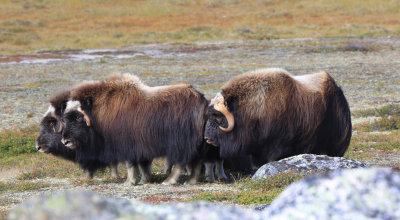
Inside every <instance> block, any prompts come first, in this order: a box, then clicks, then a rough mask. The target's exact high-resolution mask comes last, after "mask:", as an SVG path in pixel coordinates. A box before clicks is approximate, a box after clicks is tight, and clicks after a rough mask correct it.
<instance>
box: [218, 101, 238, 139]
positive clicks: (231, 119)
mask: <svg viewBox="0 0 400 220" xmlns="http://www.w3.org/2000/svg"><path fill="white" fill-rule="evenodd" d="M214 109H215V110H217V111H219V112H221V113H222V114H223V115H224V116H225V118H226V120H227V121H228V127H227V128H224V127H221V126H219V129H221V130H222V131H224V132H230V131H232V129H233V127H234V126H235V119H234V117H233V114H232V113H230V112H229V111H228V109H227V108H226V105H225V101H224V97H223V96H219V97H217V98H216V99H215V101H214Z"/></svg>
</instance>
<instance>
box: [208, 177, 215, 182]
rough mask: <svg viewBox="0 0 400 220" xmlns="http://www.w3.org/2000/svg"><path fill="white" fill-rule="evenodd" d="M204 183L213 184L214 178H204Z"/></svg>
mask: <svg viewBox="0 0 400 220" xmlns="http://www.w3.org/2000/svg"><path fill="white" fill-rule="evenodd" d="M206 182H208V183H213V182H215V179H214V178H208V177H207V178H206Z"/></svg>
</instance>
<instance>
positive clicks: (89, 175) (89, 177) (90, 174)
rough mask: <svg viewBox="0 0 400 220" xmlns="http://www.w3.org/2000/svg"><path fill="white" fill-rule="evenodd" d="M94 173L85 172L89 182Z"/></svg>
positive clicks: (90, 171)
mask: <svg viewBox="0 0 400 220" xmlns="http://www.w3.org/2000/svg"><path fill="white" fill-rule="evenodd" d="M93 176H94V171H93V170H86V179H88V180H91V179H93Z"/></svg>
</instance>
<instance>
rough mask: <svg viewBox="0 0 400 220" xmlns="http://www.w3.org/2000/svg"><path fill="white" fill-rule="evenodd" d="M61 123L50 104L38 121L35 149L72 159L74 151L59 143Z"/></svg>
mask: <svg viewBox="0 0 400 220" xmlns="http://www.w3.org/2000/svg"><path fill="white" fill-rule="evenodd" d="M62 129H63V125H62V122H61V120H59V118H58V117H57V116H56V114H55V111H54V108H53V107H52V106H50V108H49V110H48V111H47V112H46V114H45V116H44V117H43V119H42V121H41V122H40V134H39V136H38V137H37V139H36V149H37V150H38V151H40V152H42V153H51V154H54V155H56V156H62V157H64V158H66V159H71V160H72V159H74V158H75V152H74V151H72V150H70V149H68V148H66V147H65V146H64V145H63V144H62V143H61V138H62V136H61V132H62Z"/></svg>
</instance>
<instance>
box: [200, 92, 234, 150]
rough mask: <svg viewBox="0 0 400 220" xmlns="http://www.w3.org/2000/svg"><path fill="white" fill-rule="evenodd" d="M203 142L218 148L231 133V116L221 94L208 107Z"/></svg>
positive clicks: (232, 121)
mask: <svg viewBox="0 0 400 220" xmlns="http://www.w3.org/2000/svg"><path fill="white" fill-rule="evenodd" d="M207 118H208V119H207V123H206V129H205V140H206V142H207V143H208V144H211V145H214V146H217V147H218V146H220V145H221V143H220V142H221V141H224V140H223V139H225V138H226V136H228V135H229V133H231V132H232V130H233V128H234V124H235V121H234V117H233V114H232V113H230V112H229V111H228V108H227V107H226V103H225V101H224V98H223V96H222V95H221V94H218V95H217V96H216V97H215V98H214V99H212V100H211V103H210V105H209V107H208V112H207Z"/></svg>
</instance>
